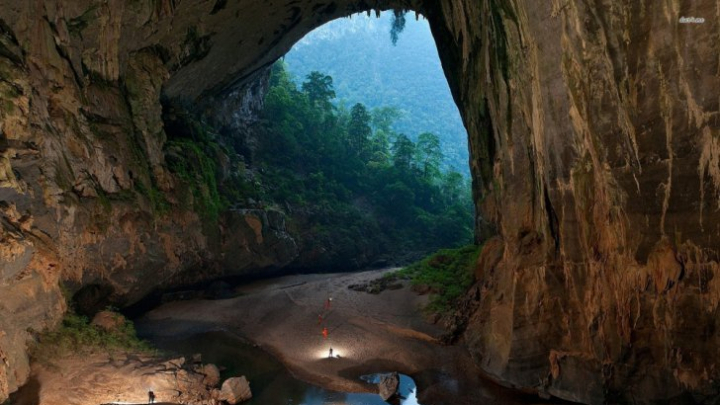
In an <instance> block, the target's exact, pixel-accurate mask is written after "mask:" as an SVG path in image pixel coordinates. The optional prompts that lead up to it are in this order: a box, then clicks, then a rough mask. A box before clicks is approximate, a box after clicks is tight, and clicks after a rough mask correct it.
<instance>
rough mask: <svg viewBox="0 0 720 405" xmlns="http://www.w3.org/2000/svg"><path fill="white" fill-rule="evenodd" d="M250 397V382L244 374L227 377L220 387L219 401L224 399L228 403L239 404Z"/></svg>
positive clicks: (231, 404)
mask: <svg viewBox="0 0 720 405" xmlns="http://www.w3.org/2000/svg"><path fill="white" fill-rule="evenodd" d="M250 398H252V392H250V383H249V382H248V380H247V378H245V376H242V377H232V378H228V379H227V380H225V382H223V384H222V388H220V398H218V399H219V400H221V401H225V402H227V403H228V404H230V405H235V404H239V403H240V402H243V401H247V400H248V399H250Z"/></svg>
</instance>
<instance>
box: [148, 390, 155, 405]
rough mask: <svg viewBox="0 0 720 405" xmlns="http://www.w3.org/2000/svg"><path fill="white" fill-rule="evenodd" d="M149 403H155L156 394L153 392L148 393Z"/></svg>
mask: <svg viewBox="0 0 720 405" xmlns="http://www.w3.org/2000/svg"><path fill="white" fill-rule="evenodd" d="M148 402H149V403H151V404H154V403H155V393H154V392H152V391H148Z"/></svg>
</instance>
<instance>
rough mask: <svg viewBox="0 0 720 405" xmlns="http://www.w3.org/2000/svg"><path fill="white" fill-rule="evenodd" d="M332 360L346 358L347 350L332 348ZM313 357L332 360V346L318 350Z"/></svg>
mask: <svg viewBox="0 0 720 405" xmlns="http://www.w3.org/2000/svg"><path fill="white" fill-rule="evenodd" d="M332 349H333V351H332V358H340V357H345V350H343V348H342V347H336V346H332ZM313 357H315V358H318V359H328V358H330V346H326V347H325V348H320V349H318V350H317V351H316V352H315V353H314V355H313Z"/></svg>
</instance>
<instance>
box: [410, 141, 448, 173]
mask: <svg viewBox="0 0 720 405" xmlns="http://www.w3.org/2000/svg"><path fill="white" fill-rule="evenodd" d="M415 149H416V153H415V160H416V161H417V162H418V168H419V169H420V170H421V171H422V175H423V177H424V178H425V179H426V180H428V181H434V180H435V179H437V178H438V177H440V162H442V159H443V154H442V150H441V149H440V138H438V136H437V135H435V134H433V133H430V132H424V133H422V134H420V136H419V137H418V141H417V146H416V148H415Z"/></svg>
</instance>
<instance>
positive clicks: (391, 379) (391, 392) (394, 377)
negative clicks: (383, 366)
mask: <svg viewBox="0 0 720 405" xmlns="http://www.w3.org/2000/svg"><path fill="white" fill-rule="evenodd" d="M399 386H400V377H399V376H398V373H396V372H393V373H390V374H385V375H383V376H381V377H380V382H379V383H378V393H379V394H380V398H382V399H383V401H387V400H389V399H390V398H392V397H394V396H395V395H396V394H397V390H398V387H399Z"/></svg>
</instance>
